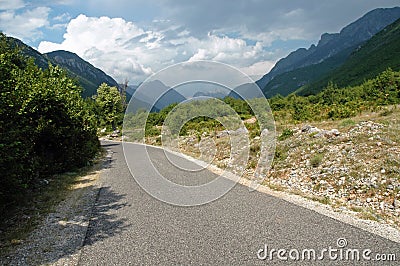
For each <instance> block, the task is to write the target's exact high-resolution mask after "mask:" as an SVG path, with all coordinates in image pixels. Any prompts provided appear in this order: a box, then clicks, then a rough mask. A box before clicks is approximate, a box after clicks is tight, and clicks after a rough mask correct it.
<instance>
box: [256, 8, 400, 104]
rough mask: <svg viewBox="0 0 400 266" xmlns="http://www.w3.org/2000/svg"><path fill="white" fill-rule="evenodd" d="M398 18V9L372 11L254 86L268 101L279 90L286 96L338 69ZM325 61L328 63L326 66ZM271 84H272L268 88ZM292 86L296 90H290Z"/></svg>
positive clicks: (289, 59)
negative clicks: (356, 50)
mask: <svg viewBox="0 0 400 266" xmlns="http://www.w3.org/2000/svg"><path fill="white" fill-rule="evenodd" d="M399 18H400V7H395V8H379V9H375V10H372V11H370V12H368V13H367V14H365V15H364V16H363V17H361V18H360V19H358V20H356V21H355V22H353V23H351V24H349V25H348V26H346V27H344V28H343V29H342V30H341V31H340V32H339V33H333V34H330V33H324V34H322V35H321V39H320V40H319V42H318V44H317V45H316V46H315V45H312V46H311V47H310V48H309V49H305V48H300V49H298V50H296V51H294V52H292V53H290V54H289V55H288V56H287V57H285V58H283V59H281V60H279V61H278V62H277V63H276V65H275V66H274V67H273V68H272V70H271V71H270V72H269V73H267V74H266V75H264V76H263V77H262V78H261V79H260V80H258V81H257V84H258V85H259V86H260V88H262V89H263V91H264V93H265V95H267V96H268V97H272V96H273V95H275V94H277V93H281V92H280V90H281V88H282V91H283V92H285V93H284V94H288V93H290V92H293V91H295V90H296V89H298V88H299V87H301V86H303V85H305V84H306V83H308V82H313V81H315V80H318V79H319V78H320V77H321V76H320V75H323V74H325V73H327V72H328V71H329V70H331V69H332V68H335V67H337V66H340V65H341V64H342V63H344V62H345V60H346V59H347V56H348V55H349V54H350V53H351V51H353V50H354V49H355V48H357V47H358V46H359V45H361V44H362V43H364V42H365V41H367V40H369V39H370V38H371V37H372V36H373V35H375V34H376V33H378V32H379V31H381V30H382V29H384V28H385V27H386V26H388V25H390V24H391V23H393V22H394V21H396V20H397V19H399ZM346 51H347V52H346ZM328 59H331V61H327V62H325V61H326V60H328ZM324 62H325V64H324V65H322V66H321V65H319V66H316V67H315V68H310V69H307V68H306V69H301V68H305V67H307V66H312V65H316V64H320V63H324ZM297 69H299V72H298V73H297V72H292V73H290V74H288V75H287V76H280V77H279V80H278V81H276V82H275V81H274V79H275V78H276V77H278V75H281V74H284V73H287V72H290V71H293V70H297ZM315 70H318V72H317V73H313V72H312V71H315ZM308 71H311V72H308ZM304 73H306V74H305V77H306V78H303V77H304ZM270 82H272V83H271V84H269V83H270ZM293 85H294V86H295V87H291V86H293ZM288 88H291V89H288Z"/></svg>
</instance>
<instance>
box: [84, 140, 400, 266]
mask: <svg viewBox="0 0 400 266" xmlns="http://www.w3.org/2000/svg"><path fill="white" fill-rule="evenodd" d="M103 146H104V147H106V148H107V149H111V150H112V151H113V157H112V161H111V163H110V165H109V168H108V169H107V170H106V171H104V173H103V175H102V177H101V179H102V188H101V190H100V193H99V195H98V198H97V202H96V205H95V209H94V211H93V215H92V219H91V222H90V224H89V229H88V232H87V236H86V239H85V243H84V246H83V247H82V252H81V257H80V261H79V264H80V265H129V264H131V265H158V264H161V265H176V264H180V265H187V264H196V265H197V264H201V265H228V264H229V265H242V264H246V265H265V264H271V265H276V264H284V265H287V264H297V265H304V264H307V265H310V264H311V265H314V264H316V265H330V264H332V265H337V264H344V265H347V264H348V265H354V264H355V263H356V264H357V265H364V264H366V265H395V264H396V263H395V262H393V261H391V262H390V261H389V262H388V261H386V262H377V261H368V260H365V259H363V258H362V253H363V252H364V250H366V251H365V252H366V254H364V255H365V256H366V258H370V259H376V258H379V254H383V255H385V254H389V256H386V258H389V259H391V258H390V256H391V255H390V254H395V255H396V256H397V263H398V261H399V260H400V244H399V243H395V242H392V241H390V240H387V239H385V238H382V237H379V236H377V235H374V234H371V233H369V232H366V231H363V230H361V229H358V228H356V227H353V226H351V225H348V224H345V223H342V222H339V221H337V220H334V219H332V218H329V217H326V216H323V215H321V214H318V213H316V212H314V211H311V210H309V209H305V208H302V207H299V206H297V205H294V204H291V203H288V202H286V201H284V200H282V199H279V198H275V197H272V196H270V195H267V194H264V193H260V192H257V191H256V192H249V190H248V188H247V187H244V186H242V185H239V184H238V185H236V186H235V187H234V188H233V189H232V190H231V191H230V192H229V193H227V194H226V195H225V196H223V197H222V198H220V199H218V200H216V201H213V202H211V203H208V204H205V205H201V206H195V207H179V206H173V205H170V204H167V203H163V202H161V201H159V200H157V199H155V198H153V197H152V196H150V195H148V194H147V193H146V192H145V191H144V190H143V189H142V188H141V187H140V186H139V185H138V184H137V183H136V182H135V180H134V178H133V177H132V175H131V173H130V171H129V169H128V167H127V164H126V162H125V158H124V155H123V149H122V145H121V144H120V143H113V142H103ZM147 150H148V152H149V154H150V157H151V158H152V162H153V164H154V166H155V167H156V168H159V169H162V171H163V172H164V173H165V175H166V177H167V178H168V179H170V180H173V181H174V182H179V180H186V181H185V182H191V181H190V180H191V179H193V180H195V181H193V180H192V181H193V182H207V181H209V180H212V179H213V178H215V177H216V176H215V175H214V174H213V173H211V172H209V171H208V170H204V171H201V172H195V174H188V172H187V171H182V170H179V169H177V168H176V167H174V166H172V165H171V164H170V163H169V161H168V160H167V159H166V157H165V156H164V153H163V151H162V150H160V149H156V148H150V147H149V148H148V149H147ZM126 152H127V153H128V155H129V156H128V157H129V160H131V163H132V164H133V165H134V167H135V173H139V174H141V175H146V174H150V173H151V172H152V170H151V169H147V168H148V167H149V165H148V164H146V163H145V160H144V159H145V156H146V155H145V154H146V153H145V152H146V151H145V146H142V145H135V144H129V147H128V148H127V149H126ZM180 160H182V162H181V163H182V164H186V165H188V166H190V165H191V164H192V163H191V162H189V161H185V159H180ZM187 180H189V181H187ZM341 238H344V239H342V240H340V241H339V242H340V243H337V241H338V239H341ZM346 242H347V243H346ZM338 244H339V245H343V246H344V245H346V244H347V245H346V246H345V247H343V248H338ZM266 245H267V249H268V252H267V253H268V254H267V255H266V253H265V246H266ZM273 249H275V250H278V249H282V250H283V251H280V254H279V253H278V252H277V251H274V250H273ZM325 249H326V250H325ZM329 249H331V250H330V251H329ZM335 249H337V250H336V251H335ZM368 249H369V250H371V252H370V253H369V251H368ZM310 250H315V252H316V257H320V256H321V254H323V256H324V259H323V260H322V261H321V260H318V258H316V260H313V259H311V260H308V255H310V254H311V255H310V256H311V257H312V254H313V253H312V252H313V251H310ZM349 250H350V251H349ZM285 251H286V252H285ZM271 252H272V255H271V256H270V254H271ZM357 252H358V254H360V261H356V262H355V261H352V260H351V259H349V260H348V259H346V254H347V255H348V256H347V257H349V258H352V257H354V256H355V257H356V255H355V254H357ZM257 253H258V256H257ZM302 255H304V257H305V259H306V261H302ZM353 255H354V256H353ZM377 255H378V256H377ZM258 257H261V258H262V257H264V258H265V257H266V259H265V260H260V259H259V258H258ZM335 257H336V259H335ZM381 257H382V256H381ZM296 258H299V259H300V260H299V261H296ZM285 259H286V260H285Z"/></svg>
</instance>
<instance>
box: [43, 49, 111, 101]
mask: <svg viewBox="0 0 400 266" xmlns="http://www.w3.org/2000/svg"><path fill="white" fill-rule="evenodd" d="M44 55H45V56H46V57H47V58H49V59H50V62H52V63H53V64H56V65H59V66H61V67H63V68H65V69H66V70H67V71H68V73H70V74H71V76H72V77H75V78H76V79H77V80H78V82H79V84H81V86H82V87H83V88H84V91H83V96H84V97H89V96H92V95H94V94H96V90H97V88H98V87H99V86H100V84H102V83H106V84H108V85H110V86H115V87H117V88H118V83H117V82H116V81H115V80H114V79H113V78H112V77H110V76H108V75H107V74H106V73H104V72H103V71H102V70H100V69H98V68H96V67H94V66H93V65H92V64H90V63H89V62H87V61H85V60H83V59H82V58H80V57H79V56H78V55H76V54H74V53H71V52H68V51H54V52H50V53H46V54H44Z"/></svg>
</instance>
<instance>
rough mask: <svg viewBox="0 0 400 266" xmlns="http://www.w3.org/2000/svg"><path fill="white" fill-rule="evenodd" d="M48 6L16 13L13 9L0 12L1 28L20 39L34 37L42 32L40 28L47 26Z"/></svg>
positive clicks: (37, 36)
mask: <svg viewBox="0 0 400 266" xmlns="http://www.w3.org/2000/svg"><path fill="white" fill-rule="evenodd" d="M49 12H50V8H48V7H37V8H34V9H31V10H26V11H24V12H22V13H17V12H16V11H15V10H7V11H4V12H1V13H0V25H1V30H2V31H3V32H4V33H6V34H8V35H12V36H15V37H17V38H21V39H36V38H39V37H40V36H41V35H42V33H41V31H40V28H42V27H45V26H48V25H49V21H48V16H49Z"/></svg>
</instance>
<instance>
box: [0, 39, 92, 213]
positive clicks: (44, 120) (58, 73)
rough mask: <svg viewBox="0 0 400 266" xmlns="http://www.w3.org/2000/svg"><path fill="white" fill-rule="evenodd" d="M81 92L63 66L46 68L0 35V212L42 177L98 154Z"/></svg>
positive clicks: (88, 110) (78, 164)
mask: <svg viewBox="0 0 400 266" xmlns="http://www.w3.org/2000/svg"><path fill="white" fill-rule="evenodd" d="M81 91H82V88H80V87H79V86H77V85H76V83H75V82H74V81H73V80H72V79H70V78H69V77H68V76H67V74H66V73H65V71H64V70H62V69H60V68H59V67H53V66H51V65H49V68H48V69H47V70H45V71H42V70H41V69H39V68H38V67H37V66H36V65H35V64H34V61H33V59H28V58H26V57H24V56H23V55H22V54H21V52H20V50H19V49H18V48H16V47H15V44H14V43H12V42H11V41H9V40H8V39H7V37H6V36H5V35H3V34H0V212H1V211H2V209H3V208H5V207H6V204H7V205H10V204H13V202H15V200H16V199H17V198H18V196H19V195H23V194H24V192H26V189H29V188H30V187H32V186H35V185H37V183H39V182H37V181H38V178H44V177H47V176H50V175H52V174H54V173H59V172H62V171H66V170H70V169H73V168H76V167H81V166H83V165H85V164H86V163H87V162H88V161H90V160H91V159H92V158H93V157H94V155H95V154H96V153H97V151H98V149H99V141H98V139H97V136H96V128H97V127H96V125H95V121H94V120H93V111H92V110H91V109H90V107H89V106H88V105H87V104H86V102H85V101H84V100H83V98H82V97H81Z"/></svg>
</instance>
